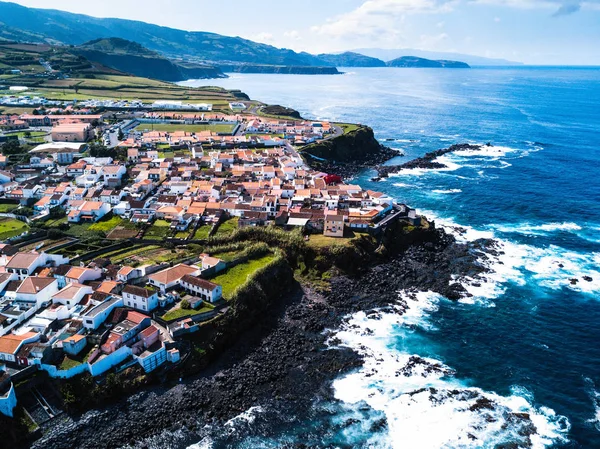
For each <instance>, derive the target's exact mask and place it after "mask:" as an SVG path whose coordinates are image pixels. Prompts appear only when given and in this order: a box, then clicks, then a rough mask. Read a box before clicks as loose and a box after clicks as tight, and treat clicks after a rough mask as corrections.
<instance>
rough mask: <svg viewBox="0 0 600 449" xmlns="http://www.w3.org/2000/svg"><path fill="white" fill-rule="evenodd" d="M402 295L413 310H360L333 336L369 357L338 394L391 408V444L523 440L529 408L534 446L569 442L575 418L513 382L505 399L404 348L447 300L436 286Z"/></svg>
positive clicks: (425, 448) (431, 447)
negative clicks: (543, 404) (540, 403)
mask: <svg viewBox="0 0 600 449" xmlns="http://www.w3.org/2000/svg"><path fill="white" fill-rule="evenodd" d="M403 297H404V299H405V301H407V303H408V305H409V308H408V310H407V311H406V313H404V314H401V313H400V312H398V313H391V312H375V313H369V314H367V313H365V312H358V313H356V314H354V315H353V316H352V317H350V318H349V319H348V320H347V322H346V323H345V324H344V325H343V326H342V328H341V329H340V330H339V331H338V332H336V333H335V334H334V335H333V336H332V337H334V338H335V340H334V339H332V340H330V341H331V342H336V343H337V344H338V345H341V346H345V347H350V348H352V349H354V350H355V351H357V352H358V353H359V354H361V355H362V356H363V357H364V366H363V367H362V368H361V369H360V370H359V371H357V372H354V373H352V374H349V375H347V376H345V377H343V378H340V379H338V380H336V381H335V382H334V385H333V387H334V391H335V396H336V397H337V398H338V399H340V400H342V401H343V402H345V403H347V404H361V403H367V404H368V405H369V406H370V407H371V408H372V409H374V410H377V411H379V412H382V413H384V414H385V416H386V418H387V423H388V429H387V437H388V439H389V446H390V447H415V448H416V447H418V448H420V449H437V448H465V447H472V448H474V447H495V446H496V445H497V444H501V443H508V442H519V441H522V437H520V436H519V432H520V431H523V430H525V429H527V422H526V421H527V420H526V419H524V416H525V415H515V414H519V413H523V414H527V415H528V416H529V418H530V420H531V422H532V423H533V425H534V426H535V431H534V433H533V434H532V435H531V442H532V447H534V448H544V447H547V446H549V445H551V444H553V443H556V442H563V441H566V432H567V431H568V429H569V423H568V420H567V419H566V418H564V417H561V416H557V415H556V414H555V413H554V412H553V411H552V410H550V409H548V408H544V407H535V406H533V405H532V402H533V401H532V398H531V394H530V393H527V394H525V390H523V389H518V388H514V389H513V394H512V395H511V396H508V397H504V396H500V395H497V394H495V393H493V392H487V391H483V390H481V389H479V388H475V387H470V386H468V385H467V384H466V383H465V382H462V381H461V380H459V379H456V378H455V377H454V375H453V371H452V369H451V368H449V367H447V366H445V365H444V364H443V363H442V362H439V361H437V360H434V359H431V358H420V357H414V356H412V355H411V354H410V353H409V352H406V351H404V350H403V349H398V348H399V347H402V343H401V342H402V341H406V339H408V338H410V334H411V332H414V328H415V327H422V328H423V327H425V328H428V327H431V323H430V322H429V319H428V318H429V313H431V312H432V311H433V310H435V309H436V307H437V305H438V302H439V301H441V300H442V299H441V297H439V295H437V294H435V293H431V292H425V293H417V294H416V295H414V297H413V296H412V295H406V294H403ZM485 404H490V406H483V407H482V405H485ZM529 429H530V430H533V429H532V428H529Z"/></svg>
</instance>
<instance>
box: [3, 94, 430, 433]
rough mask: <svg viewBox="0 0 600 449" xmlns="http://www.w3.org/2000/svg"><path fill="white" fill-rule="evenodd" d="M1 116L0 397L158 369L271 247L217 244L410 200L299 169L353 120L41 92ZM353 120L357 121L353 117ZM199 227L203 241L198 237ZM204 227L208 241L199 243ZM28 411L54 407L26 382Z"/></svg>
mask: <svg viewBox="0 0 600 449" xmlns="http://www.w3.org/2000/svg"><path fill="white" fill-rule="evenodd" d="M0 103H1V104H9V105H15V104H20V105H23V104H29V105H33V106H34V109H33V111H32V112H31V113H22V114H6V115H3V116H0V127H1V129H2V130H3V134H2V135H0V144H1V145H2V148H1V150H2V156H0V166H1V170H0V195H1V196H0V212H1V213H0V239H2V240H3V241H4V242H5V243H3V244H2V245H1V247H0V291H1V293H0V372H1V374H0V376H1V377H0V387H1V390H0V394H1V395H0V412H2V413H3V414H5V415H8V416H12V414H13V409H14V408H15V407H16V405H17V401H18V398H17V395H16V393H15V388H14V384H15V382H16V381H21V382H22V381H23V380H26V379H27V378H28V376H31V375H33V374H34V373H36V372H38V371H40V370H41V371H44V372H46V373H47V374H48V375H49V376H51V377H54V378H65V379H66V378H71V377H73V376H77V375H80V374H82V373H89V374H90V375H92V376H94V377H98V378H102V376H103V375H105V374H106V373H109V372H119V371H122V370H124V369H126V368H128V367H132V366H139V368H140V369H141V370H143V371H144V372H146V373H150V372H153V371H155V370H158V369H170V368H172V367H174V366H177V365H178V364H179V363H181V361H182V359H184V358H185V356H186V353H185V350H182V346H181V345H180V342H181V338H182V337H183V336H185V335H188V334H191V333H194V332H197V331H198V330H199V329H200V327H201V326H202V325H203V324H204V323H206V322H210V320H212V319H214V318H215V317H218V316H219V315H221V314H226V313H227V312H228V309H229V307H230V304H231V301H232V300H234V298H235V295H236V291H237V289H239V288H240V286H241V285H243V284H244V283H245V282H247V280H248V279H251V278H252V276H253V275H254V274H255V273H256V272H258V271H260V270H261V269H264V268H265V267H268V266H269V264H271V263H273V261H275V260H276V259H277V257H279V252H278V249H277V248H273V247H270V246H269V245H267V244H265V243H262V244H261V243H255V244H252V245H249V246H243V245H237V246H236V245H233V244H231V243H230V244H229V246H227V245H220V246H219V242H220V240H219V238H222V237H224V236H227V235H230V234H231V233H234V232H237V231H238V230H241V229H244V228H258V227H277V228H279V229H281V230H283V231H285V232H291V233H293V232H296V233H300V234H301V235H302V238H303V239H304V241H306V242H307V243H308V244H311V245H316V246H328V245H337V244H343V243H341V242H347V241H350V240H352V239H353V238H356V236H359V235H361V234H365V235H376V234H377V233H378V232H380V230H381V227H382V226H385V225H386V223H388V222H389V221H390V220H395V219H398V218H402V219H405V220H407V221H409V222H410V223H411V224H413V225H414V224H418V223H419V220H420V217H418V216H417V215H416V213H415V211H414V210H412V209H410V208H408V207H407V206H405V205H401V204H396V203H395V202H394V201H393V199H392V198H391V197H389V196H387V195H385V194H382V193H380V192H375V191H371V190H367V191H365V190H363V189H362V188H361V187H359V186H358V185H353V184H347V183H345V182H343V181H342V179H341V178H340V177H339V176H336V175H332V174H327V173H322V172H318V171H315V170H313V169H311V168H310V167H309V166H308V165H307V164H306V163H305V161H304V160H303V158H302V156H301V155H302V149H303V147H304V146H306V145H307V144H310V143H313V142H319V141H322V140H324V139H333V138H335V137H336V136H339V135H341V134H343V133H344V132H346V131H347V130H348V128H352V126H350V125H347V124H336V123H329V122H326V121H309V120H303V119H297V118H293V117H276V116H268V115H265V114H259V113H258V111H257V108H256V106H255V105H254V104H252V103H245V102H243V101H240V102H231V103H230V104H229V105H228V106H229V108H228V109H229V110H223V109H222V108H221V109H220V110H213V105H211V104H197V105H194V106H193V107H191V106H190V105H188V104H186V103H184V102H178V101H172V100H168V101H167V100H165V101H160V100H159V101H154V102H153V103H149V104H144V103H142V102H141V101H134V100H132V101H128V102H125V103H124V102H122V101H118V100H114V101H108V100H103V101H101V102H99V101H97V100H81V101H69V102H49V101H48V100H45V99H43V98H30V97H26V96H20V97H19V96H7V97H5V98H3V99H2V100H1V101H0ZM353 126H354V128H356V125H353ZM207 242H208V244H207ZM211 242H213V243H212V244H210V243H211ZM36 401H37V402H35V403H34V406H33V409H34V410H35V409H38V408H41V409H43V413H41V412H40V413H41V414H42V418H39V417H38V418H35V419H34V418H33V417H32V413H33V412H31V413H30V415H29V416H30V418H31V419H32V420H33V421H35V422H36V423H37V424H39V423H40V421H41V422H43V421H44V420H45V419H49V418H51V417H52V416H54V414H55V413H56V411H55V410H53V407H52V405H51V404H50V403H49V401H48V399H47V398H45V397H44V395H43V394H42V393H40V392H39V391H38V392H37V393H36Z"/></svg>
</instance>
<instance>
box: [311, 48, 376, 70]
mask: <svg viewBox="0 0 600 449" xmlns="http://www.w3.org/2000/svg"><path fill="white" fill-rule="evenodd" d="M317 58H319V59H320V60H321V61H324V62H325V63H327V64H328V65H331V66H334V67H385V62H384V61H382V60H381V59H377V58H371V57H370V56H365V55H361V54H360V53H354V52H351V51H347V52H345V53H340V54H326V53H322V54H320V55H317Z"/></svg>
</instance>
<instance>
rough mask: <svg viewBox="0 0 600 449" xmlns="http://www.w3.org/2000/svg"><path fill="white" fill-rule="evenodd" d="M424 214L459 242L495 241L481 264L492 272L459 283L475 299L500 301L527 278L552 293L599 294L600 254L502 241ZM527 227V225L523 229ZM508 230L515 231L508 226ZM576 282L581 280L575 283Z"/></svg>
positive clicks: (552, 226) (554, 226)
mask: <svg viewBox="0 0 600 449" xmlns="http://www.w3.org/2000/svg"><path fill="white" fill-rule="evenodd" d="M421 212H422V213H423V214H424V215H425V216H426V217H429V218H432V219H434V220H435V222H436V224H437V225H438V226H441V227H442V228H444V229H445V230H446V231H447V232H449V233H450V234H452V235H454V236H455V238H456V239H457V240H458V241H459V242H463V243H465V242H472V241H474V240H477V239H481V238H484V239H493V240H494V242H495V251H494V252H492V253H489V254H487V255H486V257H484V258H480V263H481V264H482V265H484V266H486V267H487V268H488V269H489V272H488V273H485V274H483V275H480V276H478V277H477V278H476V279H473V278H462V279H460V280H459V281H461V282H462V283H463V285H464V286H465V288H466V289H467V291H468V292H469V293H471V294H472V295H473V296H474V297H475V299H482V298H483V299H493V298H496V297H498V296H499V295H500V294H502V293H503V292H504V291H505V290H506V285H507V283H509V282H513V283H515V284H517V285H524V284H525V282H526V278H529V280H533V281H534V282H536V283H537V284H538V285H539V286H541V287H544V288H548V289H552V290H560V289H562V288H569V289H571V290H575V291H579V292H582V293H586V294H590V295H594V296H598V295H599V292H600V253H577V252H573V251H569V250H566V249H564V248H562V247H560V246H557V245H549V246H547V247H543V248H542V247H536V246H533V245H524V244H517V243H514V242H511V241H510V240H506V239H501V238H498V237H497V235H496V234H495V233H494V231H493V230H480V229H475V228H473V227H471V226H461V225H458V224H456V223H455V222H454V221H452V220H449V219H444V218H440V217H437V216H436V214H435V213H434V212H431V211H421ZM491 227H492V228H493V229H497V230H498V231H500V230H501V226H498V225H493V226H491ZM525 228H526V227H525V226H524V227H523V229H525ZM578 228H579V229H581V228H580V227H579V225H577V224H575V223H548V224H543V225H537V226H531V227H530V229H533V232H538V233H542V232H546V233H549V232H555V231H558V230H563V231H564V230H568V231H573V232H575V231H577V229H578ZM506 229H514V228H513V227H506ZM503 232H506V231H503ZM573 279H576V280H577V281H576V282H573V281H572V280H573ZM457 280H458V279H457Z"/></svg>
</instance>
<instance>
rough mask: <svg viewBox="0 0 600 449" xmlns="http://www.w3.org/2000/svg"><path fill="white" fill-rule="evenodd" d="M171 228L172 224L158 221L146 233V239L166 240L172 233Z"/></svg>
mask: <svg viewBox="0 0 600 449" xmlns="http://www.w3.org/2000/svg"><path fill="white" fill-rule="evenodd" d="M169 226H171V224H170V223H169V222H168V221H166V220H156V221H155V222H154V223H153V224H152V226H150V227H149V228H148V229H147V230H146V232H145V233H144V239H147V240H157V239H158V240H160V239H164V238H165V237H166V236H167V234H168V233H169V231H170V229H169Z"/></svg>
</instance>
